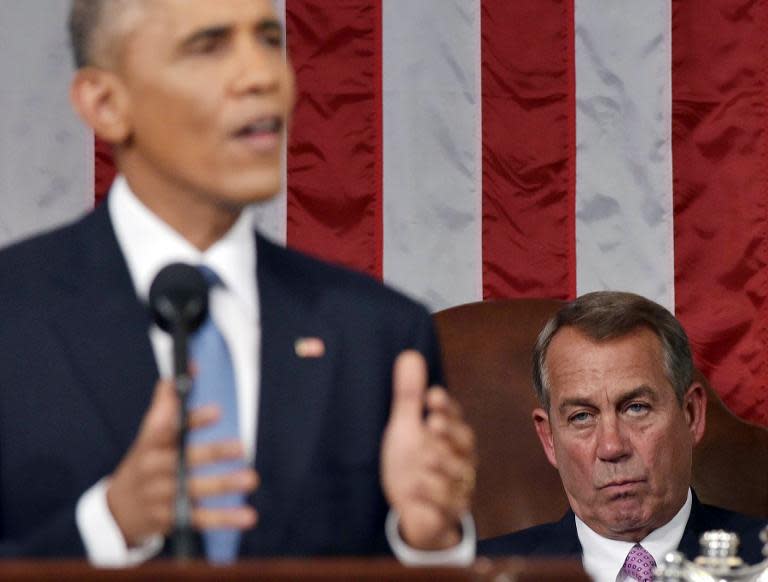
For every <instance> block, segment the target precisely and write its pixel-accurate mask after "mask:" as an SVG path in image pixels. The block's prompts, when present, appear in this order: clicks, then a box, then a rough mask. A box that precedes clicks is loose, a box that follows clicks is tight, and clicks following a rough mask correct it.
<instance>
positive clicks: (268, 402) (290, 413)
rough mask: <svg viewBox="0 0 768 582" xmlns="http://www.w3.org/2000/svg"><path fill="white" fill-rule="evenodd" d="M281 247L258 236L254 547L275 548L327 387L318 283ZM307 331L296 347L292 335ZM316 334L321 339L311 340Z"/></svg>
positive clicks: (328, 348) (329, 352)
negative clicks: (258, 367) (257, 517)
mask: <svg viewBox="0 0 768 582" xmlns="http://www.w3.org/2000/svg"><path fill="white" fill-rule="evenodd" d="M285 260H286V251H285V250H284V249H280V248H278V247H276V246H274V245H272V244H271V243H268V242H266V241H265V240H264V239H262V238H261V237H258V239H257V261H258V287H259V303H260V312H261V390H260V397H259V400H260V402H259V420H258V435H257V442H256V468H257V470H258V471H259V473H260V476H261V483H262V484H261V486H260V487H259V489H258V491H257V492H256V494H255V495H254V498H253V502H254V504H255V506H256V508H257V509H258V511H259V515H260V521H259V526H258V527H257V528H256V529H255V530H254V532H252V535H251V536H249V537H250V538H251V539H250V543H252V544H255V547H251V548H249V549H250V551H252V552H255V553H257V554H263V553H265V552H266V553H272V554H274V553H278V552H280V550H281V549H282V550H283V551H284V550H285V548H286V547H288V546H287V545H286V544H285V542H281V537H282V535H283V534H284V528H285V526H286V524H287V523H288V520H289V519H290V518H291V507H292V506H293V503H292V500H293V499H295V496H296V495H297V494H298V492H299V490H300V487H301V485H302V483H303V482H304V481H305V476H306V475H307V472H308V470H309V467H310V464H311V461H312V457H313V450H312V446H313V445H314V444H315V443H317V442H318V440H319V439H318V437H317V435H318V433H319V431H320V430H321V428H322V421H323V417H324V410H325V408H326V406H327V405H328V400H329V396H328V391H329V389H330V387H331V386H332V381H333V370H332V362H333V361H334V343H335V342H334V338H333V336H332V335H331V334H332V331H331V329H330V326H329V320H328V319H327V318H326V317H324V316H323V314H322V310H321V309H320V308H319V306H318V299H319V297H318V295H319V292H320V290H319V289H318V288H317V287H316V286H315V284H314V282H313V281H312V280H311V279H308V278H307V277H306V272H304V271H303V270H302V272H298V271H292V270H291V269H290V267H287V266H286V265H285ZM300 338H310V341H309V342H308V343H307V342H305V343H306V345H308V346H309V347H310V348H311V347H312V345H314V346H317V345H318V344H319V343H320V345H322V346H323V349H324V353H323V354H322V355H319V354H318V353H316V350H315V351H313V350H312V349H309V353H303V354H299V353H297V352H301V351H302V350H301V349H299V350H297V348H296V342H297V340H299V339H300ZM316 340H319V341H316Z"/></svg>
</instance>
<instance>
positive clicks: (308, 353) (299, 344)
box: [293, 337, 325, 358]
mask: <svg viewBox="0 0 768 582" xmlns="http://www.w3.org/2000/svg"><path fill="white" fill-rule="evenodd" d="M293 349H294V350H295V351H296V355H297V356H299V357H300V358H322V357H323V355H325V342H324V341H323V340H321V339H320V338H319V337H300V338H299V339H297V340H296V341H295V342H294V344H293Z"/></svg>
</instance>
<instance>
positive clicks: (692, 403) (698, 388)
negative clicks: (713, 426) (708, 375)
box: [683, 382, 707, 445]
mask: <svg viewBox="0 0 768 582" xmlns="http://www.w3.org/2000/svg"><path fill="white" fill-rule="evenodd" d="M683 414H685V421H686V423H687V424H688V429H689V430H690V431H691V440H692V442H693V444H694V445H697V444H699V442H700V441H701V439H702V438H703V437H704V429H705V428H706V425H707V390H706V388H704V386H703V385H702V384H701V383H699V382H694V383H693V384H691V386H690V387H689V388H688V390H687V391H686V393H685V396H683Z"/></svg>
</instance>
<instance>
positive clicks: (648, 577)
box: [621, 544, 656, 582]
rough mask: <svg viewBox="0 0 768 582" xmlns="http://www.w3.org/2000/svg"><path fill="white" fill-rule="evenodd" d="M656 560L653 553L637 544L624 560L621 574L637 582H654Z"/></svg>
mask: <svg viewBox="0 0 768 582" xmlns="http://www.w3.org/2000/svg"><path fill="white" fill-rule="evenodd" d="M654 568H656V560H654V559H653V556H652V555H651V553H650V552H649V551H648V550H646V549H645V548H644V547H643V546H641V545H640V544H635V545H634V546H632V549H631V550H629V553H628V554H627V559H626V560H624V566H622V568H621V573H622V574H624V575H625V576H628V577H630V578H633V579H635V580H637V582H653V570H654Z"/></svg>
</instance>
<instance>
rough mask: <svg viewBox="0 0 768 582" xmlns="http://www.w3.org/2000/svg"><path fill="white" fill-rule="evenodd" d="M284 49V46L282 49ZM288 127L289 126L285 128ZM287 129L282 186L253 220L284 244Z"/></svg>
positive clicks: (279, 3)
mask: <svg viewBox="0 0 768 582" xmlns="http://www.w3.org/2000/svg"><path fill="white" fill-rule="evenodd" d="M273 1H274V5H275V13H276V14H277V17H278V18H279V19H280V21H281V22H282V23H283V34H285V0H273ZM283 43H284V44H283V46H284V47H287V45H288V43H287V38H286V37H285V36H283ZM283 50H284V51H285V48H284V49H283ZM287 129H289V128H287ZM287 129H286V130H284V134H285V140H284V145H283V162H282V164H283V166H282V167H283V187H282V188H281V189H280V194H279V195H277V196H275V197H273V198H271V199H269V200H267V201H266V202H262V203H260V204H256V205H255V211H254V222H255V224H256V227H257V228H258V229H259V232H261V233H262V234H263V235H265V236H267V237H268V238H270V239H271V240H273V241H275V242H277V243H280V244H283V245H284V244H285V241H286V238H287V236H286V231H287V224H288V218H287V217H288V197H287V195H286V186H287V184H288V177H287V175H286V168H287V164H286V149H287V143H288V136H287Z"/></svg>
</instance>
